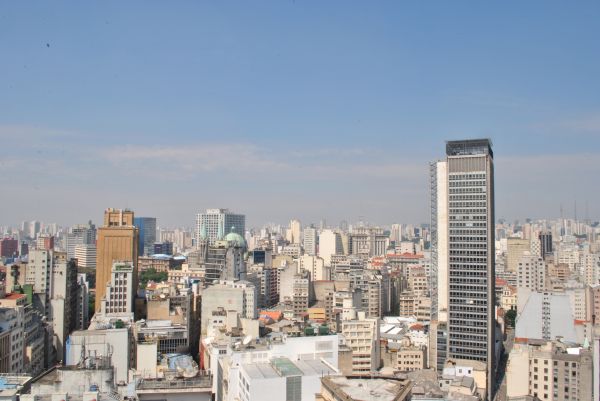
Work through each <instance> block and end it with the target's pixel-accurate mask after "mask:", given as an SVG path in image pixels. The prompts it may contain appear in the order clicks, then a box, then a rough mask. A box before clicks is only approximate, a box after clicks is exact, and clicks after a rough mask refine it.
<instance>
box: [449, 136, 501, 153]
mask: <svg viewBox="0 0 600 401" xmlns="http://www.w3.org/2000/svg"><path fill="white" fill-rule="evenodd" d="M481 154H485V155H490V156H492V157H494V152H492V141H491V140H490V139H487V138H481V139H465V140H460V141H447V142H446V155H448V156H469V155H481Z"/></svg>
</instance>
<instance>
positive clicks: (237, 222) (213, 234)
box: [196, 209, 246, 245]
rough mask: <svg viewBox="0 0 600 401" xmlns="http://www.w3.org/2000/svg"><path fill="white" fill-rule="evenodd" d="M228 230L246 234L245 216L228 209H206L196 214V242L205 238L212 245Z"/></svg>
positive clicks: (227, 232) (228, 231)
mask: <svg viewBox="0 0 600 401" xmlns="http://www.w3.org/2000/svg"><path fill="white" fill-rule="evenodd" d="M230 232H234V233H237V234H239V235H240V236H241V237H242V238H243V237H244V236H245V235H246V216H245V215H243V214H235V213H233V212H230V211H229V209H206V212H205V213H198V214H197V215H196V244H198V243H199V239H207V240H208V242H209V244H210V245H212V244H213V243H214V242H215V241H217V240H220V239H223V237H225V235H227V234H229V233H230Z"/></svg>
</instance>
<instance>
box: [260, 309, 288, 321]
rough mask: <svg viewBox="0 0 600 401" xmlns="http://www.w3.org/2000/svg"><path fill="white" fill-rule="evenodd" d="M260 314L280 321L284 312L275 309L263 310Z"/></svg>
mask: <svg viewBox="0 0 600 401" xmlns="http://www.w3.org/2000/svg"><path fill="white" fill-rule="evenodd" d="M258 316H268V317H270V318H271V319H273V320H274V321H276V322H278V321H280V320H281V318H282V317H283V312H281V311H279V310H273V311H270V310H263V311H260V313H259V314H258Z"/></svg>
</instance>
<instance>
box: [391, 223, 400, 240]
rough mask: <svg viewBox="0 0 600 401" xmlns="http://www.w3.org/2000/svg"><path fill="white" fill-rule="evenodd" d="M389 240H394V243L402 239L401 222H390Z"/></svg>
mask: <svg viewBox="0 0 600 401" xmlns="http://www.w3.org/2000/svg"><path fill="white" fill-rule="evenodd" d="M390 241H394V242H395V243H396V244H397V243H399V242H400V241H402V224H392V229H391V230H390Z"/></svg>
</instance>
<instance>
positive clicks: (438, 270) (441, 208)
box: [429, 160, 448, 322]
mask: <svg viewBox="0 0 600 401" xmlns="http://www.w3.org/2000/svg"><path fill="white" fill-rule="evenodd" d="M430 177H431V276H430V279H429V281H430V283H431V286H432V288H437V291H433V292H432V294H431V295H432V296H431V307H432V311H431V314H432V317H431V318H432V319H434V320H436V319H437V320H438V321H439V322H447V321H448V163H447V162H446V161H445V160H444V161H438V162H434V163H431V165H430Z"/></svg>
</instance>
